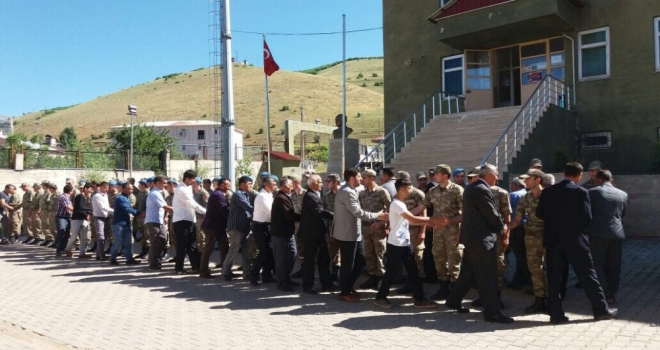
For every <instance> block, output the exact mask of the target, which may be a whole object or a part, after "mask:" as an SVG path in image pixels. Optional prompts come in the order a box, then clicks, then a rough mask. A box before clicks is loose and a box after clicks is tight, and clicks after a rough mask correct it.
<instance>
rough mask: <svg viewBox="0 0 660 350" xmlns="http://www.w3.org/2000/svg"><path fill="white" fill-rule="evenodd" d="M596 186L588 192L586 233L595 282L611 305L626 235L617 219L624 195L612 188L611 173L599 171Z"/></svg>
mask: <svg viewBox="0 0 660 350" xmlns="http://www.w3.org/2000/svg"><path fill="white" fill-rule="evenodd" d="M596 185H597V186H596V187H594V188H592V189H590V190H589V199H590V200H591V214H592V215H593V219H592V220H591V225H589V229H588V230H587V233H588V234H589V243H590V244H591V255H592V256H593V259H594V267H595V268H596V274H597V275H598V280H599V281H600V284H601V285H602V286H603V291H604V292H605V298H606V299H607V303H608V304H614V303H615V302H616V301H615V299H614V296H615V294H616V292H617V290H618V289H619V278H620V276H621V252H622V246H623V241H624V240H625V239H626V234H625V233H624V232H623V224H622V223H621V219H622V218H623V215H624V214H625V212H626V203H627V202H628V194H627V193H626V192H623V191H621V190H620V189H618V188H616V187H614V186H612V173H611V172H610V171H609V170H600V171H598V173H597V174H596Z"/></svg>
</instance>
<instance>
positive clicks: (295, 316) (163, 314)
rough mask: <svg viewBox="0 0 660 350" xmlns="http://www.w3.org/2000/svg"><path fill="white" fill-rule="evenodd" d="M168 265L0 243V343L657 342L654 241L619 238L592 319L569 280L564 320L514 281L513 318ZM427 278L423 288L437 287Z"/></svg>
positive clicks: (657, 244) (658, 287) (659, 275)
mask: <svg viewBox="0 0 660 350" xmlns="http://www.w3.org/2000/svg"><path fill="white" fill-rule="evenodd" d="M215 258H216V259H217V255H216V256H215ZM120 262H121V261H120ZM172 269H173V266H172V264H166V265H165V270H163V271H162V272H158V273H154V272H150V271H149V270H148V269H147V266H145V265H138V266H125V265H122V266H117V267H111V266H109V265H108V264H107V263H100V262H96V261H78V260H77V259H73V260H67V259H55V258H54V251H53V250H52V249H47V248H41V247H34V246H24V245H13V246H3V247H0V286H1V287H2V291H1V293H2V297H3V301H4V303H3V305H2V308H0V310H1V311H0V349H3V348H7V349H16V348H33V349H44V348H68V347H80V348H102V349H120V348H121V349H127V348H135V349H174V348H176V349H211V348H215V349H217V348H222V349H231V348H239V349H243V348H256V349H265V348H268V349H292V348H293V349H299V348H340V349H341V348H361V349H362V348H413V349H418V348H423V347H424V348H445V347H446V348H469V349H475V348H531V349H534V348H537V349H541V348H571V349H572V348H656V349H657V348H660V327H659V326H658V324H659V323H660V313H659V312H660V307H659V305H660V302H659V297H660V293H659V291H660V240H648V239H647V240H629V241H628V242H627V243H626V244H625V253H624V265H623V274H622V275H623V280H622V285H621V290H620V291H619V295H618V305H617V306H618V307H619V310H620V316H619V319H617V320H612V321H602V322H593V321H592V320H591V315H590V313H591V311H590V307H589V304H588V302H587V299H586V297H585V296H584V293H583V292H582V291H581V290H578V289H575V288H569V292H568V298H567V300H566V301H565V303H564V307H565V310H566V311H567V313H568V316H569V317H570V319H571V322H570V323H569V324H565V325H560V326H552V325H550V324H549V323H548V319H549V317H548V316H545V315H532V316H529V315H525V314H524V313H523V309H524V307H526V306H528V305H529V304H531V303H532V301H533V300H532V297H531V296H527V295H524V294H522V293H521V292H518V291H513V290H505V291H504V293H503V299H504V302H505V304H506V305H507V306H508V307H507V309H506V310H505V313H506V314H508V315H511V316H514V317H515V318H516V321H517V322H516V323H514V324H512V325H496V324H491V323H487V322H484V321H483V318H482V315H481V313H480V312H474V311H473V312H472V313H470V314H466V315H457V314H454V313H452V312H450V311H448V310H446V309H445V308H444V307H442V306H441V307H439V308H438V309H437V310H435V311H420V310H418V309H415V308H413V307H412V303H411V300H410V298H406V297H398V296H394V297H392V298H391V300H392V301H393V302H394V303H395V304H396V307H394V308H392V309H390V310H383V309H380V308H378V307H376V306H374V305H373V304H372V300H373V297H374V296H375V292H366V291H365V293H363V295H365V297H366V299H367V300H365V301H362V302H360V303H345V302H341V301H339V300H338V297H337V296H336V295H319V296H309V295H306V294H283V293H281V292H279V291H277V290H276V288H275V286H274V285H266V286H262V285H260V286H259V287H251V286H250V285H249V284H248V283H247V282H243V281H241V280H238V281H233V282H225V281H222V280H220V279H214V280H211V281H209V280H202V279H200V278H198V277H195V276H175V275H173V274H172V273H171V271H172ZM574 282H575V278H574V277H572V280H571V281H570V285H571V286H572V285H573V283H574ZM425 287H426V292H427V294H430V293H432V292H433V291H434V290H435V288H436V286H433V285H426V286H425ZM468 297H469V298H470V299H472V298H474V297H476V292H475V291H471V292H470V294H469V295H468Z"/></svg>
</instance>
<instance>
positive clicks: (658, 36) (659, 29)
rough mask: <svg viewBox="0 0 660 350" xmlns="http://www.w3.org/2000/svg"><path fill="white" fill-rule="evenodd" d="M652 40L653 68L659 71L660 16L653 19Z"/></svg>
mask: <svg viewBox="0 0 660 350" xmlns="http://www.w3.org/2000/svg"><path fill="white" fill-rule="evenodd" d="M653 41H654V42H655V70H656V71H658V72H660V17H656V18H654V19H653Z"/></svg>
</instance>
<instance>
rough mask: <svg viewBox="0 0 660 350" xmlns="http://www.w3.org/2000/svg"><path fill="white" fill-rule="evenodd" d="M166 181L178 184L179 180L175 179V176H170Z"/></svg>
mask: <svg viewBox="0 0 660 350" xmlns="http://www.w3.org/2000/svg"><path fill="white" fill-rule="evenodd" d="M167 182H169V183H171V184H174V185H175V186H176V185H178V184H179V181H176V179H175V178H170V179H168V180H167Z"/></svg>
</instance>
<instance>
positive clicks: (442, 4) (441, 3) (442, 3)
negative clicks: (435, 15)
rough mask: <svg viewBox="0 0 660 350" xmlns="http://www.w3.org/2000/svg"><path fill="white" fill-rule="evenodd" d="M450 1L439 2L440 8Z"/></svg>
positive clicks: (442, 0)
mask: <svg viewBox="0 0 660 350" xmlns="http://www.w3.org/2000/svg"><path fill="white" fill-rule="evenodd" d="M450 1H451V0H440V8H443V7H445V6H446V5H447V4H448V3H449V2H450Z"/></svg>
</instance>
